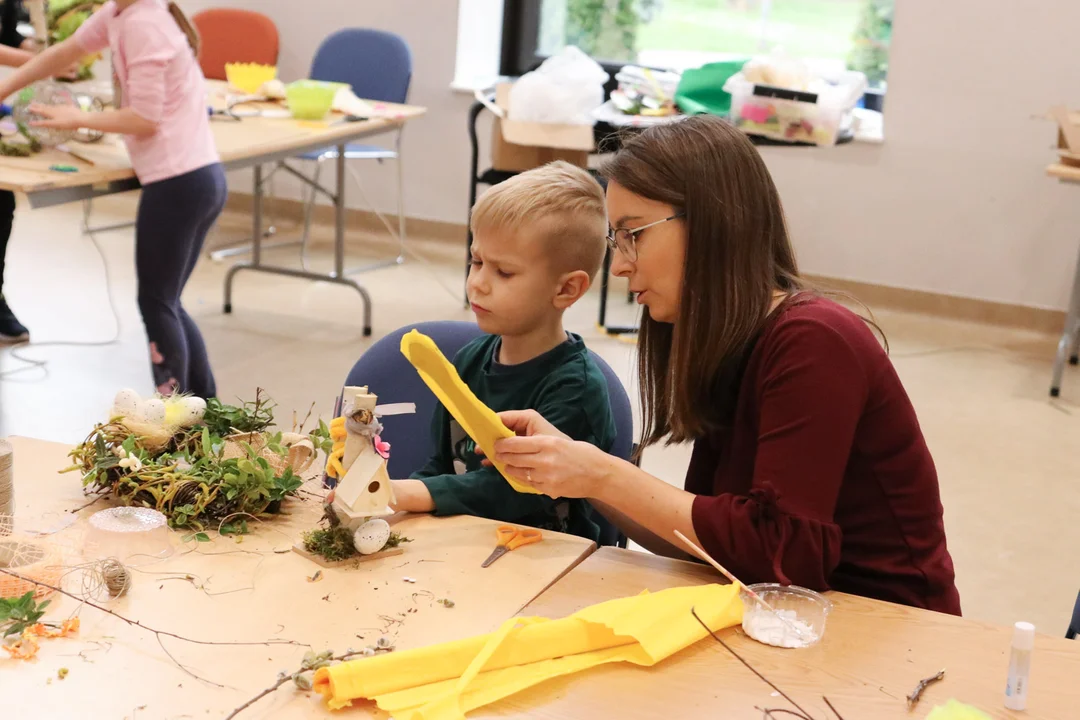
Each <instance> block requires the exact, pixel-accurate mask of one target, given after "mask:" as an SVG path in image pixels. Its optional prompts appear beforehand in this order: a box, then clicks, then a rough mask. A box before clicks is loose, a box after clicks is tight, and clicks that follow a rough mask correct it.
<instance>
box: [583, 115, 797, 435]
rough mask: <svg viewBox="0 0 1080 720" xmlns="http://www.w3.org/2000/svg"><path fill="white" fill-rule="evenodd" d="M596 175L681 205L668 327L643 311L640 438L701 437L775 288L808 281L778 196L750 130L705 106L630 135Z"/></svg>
mask: <svg viewBox="0 0 1080 720" xmlns="http://www.w3.org/2000/svg"><path fill="white" fill-rule="evenodd" d="M601 174H602V175H603V176H604V177H606V178H607V179H608V180H610V181H613V182H616V183H618V184H619V185H621V186H622V187H624V188H626V189H627V190H629V191H630V192H632V193H634V194H636V195H640V196H642V197H645V198H649V199H650V200H655V201H658V202H662V203H666V204H668V205H671V206H672V207H674V208H675V209H676V210H681V211H682V212H684V213H685V216H684V222H685V224H686V237H687V240H686V261H685V264H684V267H683V285H682V297H681V300H680V303H679V311H678V317H677V319H676V320H675V322H674V324H668V323H661V322H657V321H656V320H653V319H652V318H651V317H649V313H648V311H646V312H645V313H643V315H642V318H641V330H640V333H639V336H638V373H639V375H640V382H641V398H642V400H641V402H642V408H643V411H644V412H643V416H644V419H645V429H644V443H643V445H652V444H654V443H657V442H659V441H660V440H662V439H663V438H664V437H665V436H668V442H685V441H687V440H692V439H695V438H699V437H702V436H703V435H705V434H706V433H708V432H709V431H712V430H715V429H716V428H717V427H719V426H720V425H722V424H723V422H724V418H725V416H727V414H728V413H729V412H730V410H731V408H725V407H724V405H725V404H726V401H727V400H728V399H729V398H730V399H733V398H734V397H735V395H734V392H733V391H734V389H735V383H737V382H738V381H739V374H740V366H741V364H742V362H743V359H744V357H745V355H746V353H747V352H748V351H749V349H750V348H751V347H752V345H753V342H754V340H755V339H756V337H757V335H758V333H759V332H760V331H761V329H762V327H763V326H764V324H765V321H766V319H767V318H768V316H769V310H770V308H771V306H772V303H773V299H774V292H776V291H780V292H784V293H788V294H793V293H795V292H798V291H799V290H802V289H803V288H804V287H805V283H804V282H803V281H802V279H801V278H800V277H799V270H798V267H797V265H796V262H795V252H794V250H793V249H792V247H791V241H790V240H789V239H788V233H787V227H786V225H785V222H784V210H783V208H782V207H781V204H780V196H779V194H778V193H777V191H776V186H775V185H774V184H773V181H772V177H771V176H770V175H769V171H768V169H767V168H766V167H765V162H764V161H763V160H762V159H761V156H760V155H759V154H758V151H757V150H756V149H755V148H754V146H753V145H752V144H751V143H750V141H749V140H748V139H747V137H746V136H745V135H744V134H743V133H742V132H740V131H739V130H736V129H735V128H734V127H732V126H731V125H729V124H728V123H726V122H724V121H723V120H720V119H719V118H715V117H710V116H705V115H700V116H696V117H690V118H687V119H685V120H682V121H679V122H674V123H670V124H666V125H658V126H655V127H652V128H649V129H647V130H644V131H643V132H641V133H640V134H637V135H635V136H632V137H630V138H629V139H627V140H625V141H624V142H623V146H622V149H621V150H620V151H619V152H618V153H617V154H616V155H615V157H614V158H613V159H612V160H611V161H609V162H608V163H607V164H606V165H605V166H604V167H603V169H602V170H601Z"/></svg>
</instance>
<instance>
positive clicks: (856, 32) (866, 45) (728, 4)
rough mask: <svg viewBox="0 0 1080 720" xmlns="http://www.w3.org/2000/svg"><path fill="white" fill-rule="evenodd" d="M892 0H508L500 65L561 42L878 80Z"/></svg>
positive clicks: (629, 54)
mask: <svg viewBox="0 0 1080 720" xmlns="http://www.w3.org/2000/svg"><path fill="white" fill-rule="evenodd" d="M893 3H894V0H505V4H504V15H503V23H504V26H503V47H502V67H501V71H502V73H503V74H504V75H521V74H523V73H524V72H527V71H528V70H529V69H531V68H532V67H534V66H535V65H536V64H537V63H538V62H540V61H542V60H543V59H544V58H545V57H547V56H549V55H551V54H553V53H556V52H558V51H559V50H560V49H561V48H563V47H565V46H567V45H577V46H578V47H580V48H581V49H582V50H584V51H585V52H587V53H589V54H590V55H592V56H593V57H595V58H596V59H597V60H599V61H601V62H603V63H604V64H605V65H611V66H615V67H618V66H620V65H622V64H625V63H636V64H640V65H645V66H648V67H657V68H671V69H674V70H684V69H686V68H692V67H698V66H700V65H702V64H704V63H707V62H711V61H714V60H719V59H724V58H730V57H732V56H749V55H756V54H762V53H768V52H774V51H781V52H783V53H785V54H786V55H789V56H792V57H798V58H803V59H806V60H807V61H809V62H811V63H812V64H814V65H815V66H816V67H819V68H820V69H822V70H825V71H828V70H840V69H843V68H844V67H853V68H855V69H857V70H861V71H863V72H865V73H866V74H867V76H868V78H869V79H870V81H871V83H879V82H881V81H883V80H884V79H885V73H886V71H887V67H888V65H887V62H888V44H889V40H890V35H891V29H892V8H893Z"/></svg>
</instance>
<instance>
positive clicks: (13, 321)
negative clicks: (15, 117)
mask: <svg viewBox="0 0 1080 720" xmlns="http://www.w3.org/2000/svg"><path fill="white" fill-rule="evenodd" d="M18 21H19V4H18V0H7V1H6V2H5V3H4V4H3V5H2V6H0V66H4V67H19V66H20V65H24V64H25V63H26V62H28V61H29V60H30V59H31V58H32V57H34V56H33V54H31V53H29V52H27V51H26V50H24V49H20V48H21V46H22V44H23V40H22V35H20V34H19V33H18V32H17V31H16V29H15V25H16V24H17V23H18ZM14 222H15V193H13V192H11V191H10V190H0V345H13V344H15V343H21V342H26V341H27V340H29V339H30V331H29V330H27V329H26V326H24V325H23V324H22V323H21V322H19V320H18V318H16V317H15V313H13V312H11V308H9V307H8V304H7V300H5V299H4V258H5V257H6V256H7V245H8V240H10V239H11V226H12V223H14Z"/></svg>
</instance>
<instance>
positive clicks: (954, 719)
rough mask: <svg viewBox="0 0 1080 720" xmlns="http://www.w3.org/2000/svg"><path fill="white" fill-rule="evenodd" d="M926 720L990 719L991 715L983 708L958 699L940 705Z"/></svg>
mask: <svg viewBox="0 0 1080 720" xmlns="http://www.w3.org/2000/svg"><path fill="white" fill-rule="evenodd" d="M926 720H990V716H989V715H987V714H986V713H984V712H983V711H982V710H979V709H977V708H973V707H972V706H970V705H965V704H964V703H962V702H959V701H957V700H950V701H949V702H947V703H945V704H944V705H938V706H936V707H935V708H934V709H933V710H931V711H930V714H929V715H927V716H926Z"/></svg>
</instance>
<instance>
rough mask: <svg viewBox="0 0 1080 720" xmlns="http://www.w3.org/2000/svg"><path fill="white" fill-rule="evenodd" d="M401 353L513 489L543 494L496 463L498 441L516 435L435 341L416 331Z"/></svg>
mask: <svg viewBox="0 0 1080 720" xmlns="http://www.w3.org/2000/svg"><path fill="white" fill-rule="evenodd" d="M401 353H402V354H403V355H404V356H405V357H406V358H408V360H409V362H411V363H412V364H413V367H415V368H416V371H417V372H418V373H420V377H421V378H423V380H424V382H425V383H427V386H428V387H429V388H431V392H433V393H435V397H437V398H439V402H441V403H442V404H443V406H444V407H445V408H446V409H447V411H448V412H449V413H450V414H451V415H453V416H454V419H455V420H457V421H458V423H460V424H461V427H462V429H463V430H464V431H465V432H467V433H468V434H469V437H471V438H472V439H473V440H474V441H475V442H476V444H477V445H479V446H480V449H481V450H483V451H484V454H485V455H486V456H487V457H488V458H489V459H490V460H491V461H492V463H493V464H494V465H495V469H496V470H498V471H499V473H500V474H501V475H502V476H503V478H505V479H506V482H508V483H510V487H512V488H514V489H515V490H517V491H518V492H519V493H531V494H533V495H540V494H541V493H540V491H539V490H537V489H536V488H532V487H529V486H528V485H522V484H521V483H519V482H517V481H516V480H514V479H513V478H511V477H510V476H508V475H507V474H506V466H505V465H503V464H502V463H498V462H495V460H494V458H495V441H496V440H501V439H502V438H508V437H514V433H513V432H512V431H511V430H510V429H509V428H507V427H506V426H505V425H503V423H502V420H500V419H499V416H498V415H496V414H495V412H494V411H493V410H492V409H491V408H489V407H488V406H487V405H485V404H484V403H482V402H480V399H479V398H478V397H476V394H475V393H473V391H472V390H471V389H469V386H468V385H466V384H465V382H464V381H463V380H462V379H461V376H460V375H458V372H457V368H455V367H454V366H453V364H451V362H450V361H449V360H447V359H446V356H445V355H443V354H442V351H441V350H439V346H438V345H436V344H435V341H434V340H432V339H431V338H429V337H428V336H427V335H424V334H422V333H419V332H417V331H416V330H412V331H411V332H408V333H406V334H405V335H404V336H403V337H402V338H401Z"/></svg>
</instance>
